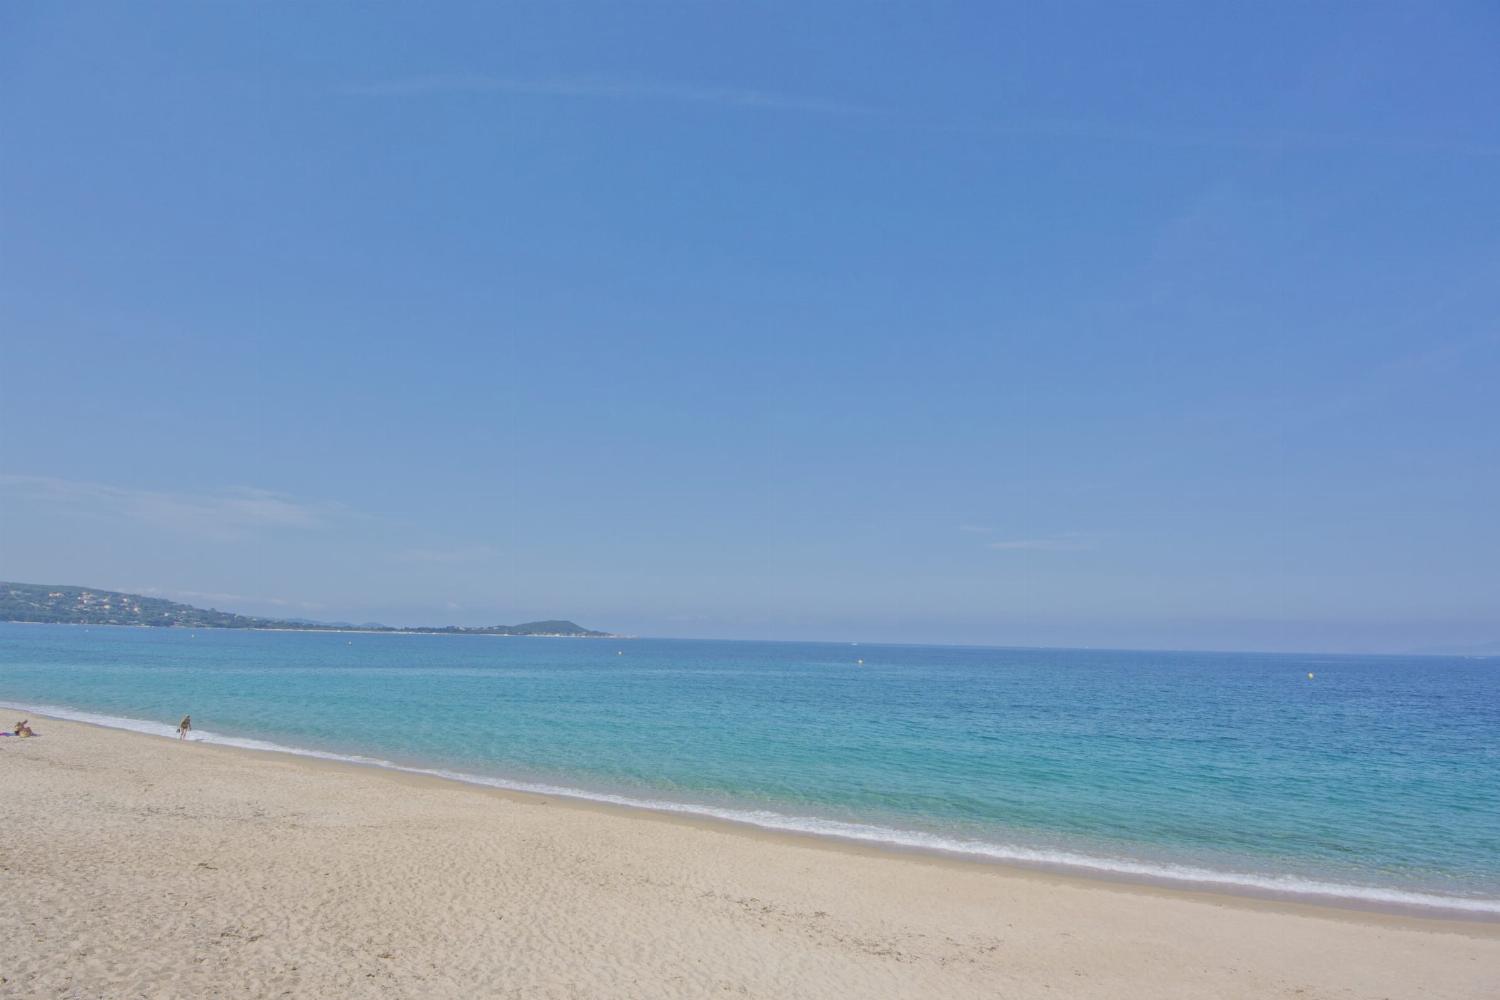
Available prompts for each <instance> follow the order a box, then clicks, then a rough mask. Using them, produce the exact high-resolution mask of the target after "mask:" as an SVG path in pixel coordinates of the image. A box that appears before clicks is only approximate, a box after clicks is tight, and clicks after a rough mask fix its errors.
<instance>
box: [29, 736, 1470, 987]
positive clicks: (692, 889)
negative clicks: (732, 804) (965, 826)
mask: <svg viewBox="0 0 1500 1000" xmlns="http://www.w3.org/2000/svg"><path fill="white" fill-rule="evenodd" d="M33 724H34V725H35V726H36V728H37V730H38V732H39V733H41V734H42V736H41V738H38V739H33V740H17V739H5V740H0V795H3V802H4V803H5V810H6V816H7V822H6V824H5V833H4V835H3V837H0V894H3V898H4V906H3V907H0V996H6V997H111V998H115V997H138V996H139V997H276V996H292V997H363V996H383V997H404V996H413V997H414V996H447V997H455V996H457V997H463V996H496V997H617V996H618V997H703V996H711V995H720V994H724V995H731V996H759V997H783V998H785V997H944V998H950V997H952V998H957V997H1043V996H1062V997H1101V998H1103V997H1112V998H1118V997H1141V998H1147V997H1150V998H1161V997H1184V998H1187V997H1192V998H1201V997H1277V996H1285V997H1299V998H1316V997H1328V998H1333V997H1338V998H1341V1000H1348V998H1362V997H1370V998H1405V997H1433V998H1442V997H1454V998H1457V997H1475V998H1477V997H1493V996H1496V995H1500V925H1496V924H1493V923H1480V922H1467V921H1459V920H1446V919H1425V918H1415V917H1406V916H1399V915H1391V914H1379V913H1362V912H1358V911H1344V910H1338V909H1333V908H1325V907H1318V906H1312V905H1306V904H1299V903H1281V902H1271V901H1264V900H1254V899H1244V898H1238V897H1231V896H1217V895H1212V894H1206V893H1204V894H1199V893H1187V892H1179V891H1175V890H1168V889H1162V888H1156V887H1150V886H1130V885H1120V884H1112V883H1106V882H1094V881H1089V880H1084V879H1078V878H1073V877H1070V876H1063V875H1053V874H1050V873H1038V872H1030V871H1024V870H1016V869H1008V868H1004V867H1000V866H993V865H980V864H972V863H966V862H960V861H950V860H947V859H942V858H935V857H923V856H916V855H901V854H895V853H887V852H881V851H876V850H866V849H861V848H857V847H852V846H846V845H843V844H839V843H836V842H824V841H815V840H811V839H804V838H797V837H792V836H782V835H773V834H768V833H762V832H758V831H754V830H749V829H742V828H739V827H733V826H729V825H720V824H714V823H708V822H698V821H692V820H684V819H681V818H676V817H669V816H662V815H656V814H648V813H639V812H631V811H626V810H622V809H613V808H609V807H601V806H596V805H592V804H587V803H579V802H573V801H569V800H562V799H556V798H552V799H548V798H542V797H539V796H529V795H522V794H514V793H506V792H499V791H494V790H490V789H484V788H478V787H471V786H466V785H461V784H457V783H452V782H445V781H442V780H439V779H435V778H425V777H420V776H413V775H404V774H400V773H396V772H387V771H380V770H376V769H371V768H361V767H358V766H354V765H347V764H338V763H331V762H323V761H317V760H310V759H305V758H296V757H291V756H286V755H277V754H268V753H257V752H253V751H246V750H239V749H233V748H226V747H217V746H211V745H204V744H193V743H187V744H179V743H176V742H173V741H169V740H163V739H159V738H155V737H150V736H144V735H139V734H135V733H127V732H120V731H114V730H106V729H100V728H96V727H92V726H87V725H82V724H78V723H67V722H59V721H54V720H43V719H38V718H35V717H34V718H33Z"/></svg>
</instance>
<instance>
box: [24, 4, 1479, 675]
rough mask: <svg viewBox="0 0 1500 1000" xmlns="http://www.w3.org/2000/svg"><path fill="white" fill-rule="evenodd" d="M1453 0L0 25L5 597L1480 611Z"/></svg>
mask: <svg viewBox="0 0 1500 1000" xmlns="http://www.w3.org/2000/svg"><path fill="white" fill-rule="evenodd" d="M1497 52H1500V8H1497V7H1496V6H1495V5H1494V4H1492V3H1472V4H1464V3H1430V4H1417V3H1404V4H1378V3H1363V2H1360V3H1354V2H1350V3H1316V4H1306V3H1283V4H1277V3H1271V4H1255V5H1242V4H1227V3H1226V4H1218V3H1207V4H1205V3H1198V2H1194V3H1182V4H1172V3H1156V4H1115V3H1098V4H1081V3H1080V4H1068V3H1063V4H1055V5H996V4H987V3H975V4H942V3H937V4H926V3H923V4H916V3H911V4H898V3H889V4H886V3H880V4H871V3H853V4H840V3H819V4H805V3H751V4H733V5H731V4H721V3H708V2H703V3H687V2H683V3H672V4H652V3H642V4H616V3H603V4H597V5H589V4H582V3H562V4H558V3H535V4H528V3H513V4H482V5H475V6H464V5H460V4H453V3H444V4H410V5H397V4H380V5H373V4H359V5H355V4H316V5H305V4H244V5H237V4H183V5H172V4H153V5H124V4H113V3H109V4H97V5H90V4H73V3H24V2H14V3H7V4H4V5H0V578H3V579H8V580H20V581H27V582H38V583H58V584H79V585H88V586H95V587H106V588H111V589H120V590H129V591H134V592H138V593H146V594H153V595H158V596H162V597H169V598H172V599H176V600H183V601H187V602H189V603H193V604H197V605H200V606H214V607H219V608H221V609H226V610H233V611H240V612H245V613H254V614H271V615H278V616H288V617H305V618H315V619H322V620H337V621H356V622H364V621H381V622H387V623H392V624H408V623H412V624H418V623H420V624H446V623H459V624H490V623H512V622H517V621H523V620H529V619H536V618H554V617H560V618H571V619H574V620H576V621H578V622H580V623H582V624H584V625H587V626H589V627H594V628H601V629H606V630H610V631H616V632H622V633H630V634H639V635H656V636H683V637H723V638H767V639H829V640H840V641H842V640H850V641H895V642H952V643H978V644H997V645H1060V646H1123V647H1145V648H1208V649H1267V650H1277V649H1288V650H1347V651H1403V650H1411V649H1426V648H1449V647H1452V648H1461V647H1464V646H1466V645H1467V644H1471V643H1485V642H1493V641H1495V640H1497V639H1500V516H1497V511H1500V183H1497V182H1496V179H1497V177H1500V113H1497V110H1496V109H1497V107H1500V59H1497V58H1496V53H1497Z"/></svg>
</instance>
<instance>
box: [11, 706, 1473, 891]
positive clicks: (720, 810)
mask: <svg viewBox="0 0 1500 1000" xmlns="http://www.w3.org/2000/svg"><path fill="white" fill-rule="evenodd" d="M8 707H9V708H10V709H13V710H17V711H21V712H32V713H35V714H37V715H46V716H51V717H53V718H57V719H66V720H69V721H73V722H84V723H88V724H90V725H94V726H102V727H105V728H109V729H124V730H129V731H131V732H136V733H144V734H146V735H148V736H157V737H161V738H164V739H175V738H176V737H177V730H176V728H175V727H174V726H171V725H169V724H166V723H161V722H150V721H146V720H143V719H131V718H125V717H122V716H115V715H101V714H98V713H95V712H84V711H79V710H77V709H72V708H68V707H66V706H62V705H14V704H13V705H9V706H8ZM189 739H191V740H193V741H194V742H201V743H211V744H215V745H218V746H227V747H238V748H240V749H243V750H260V751H265V752H268V753H284V754H291V755H293V756H297V757H315V758H318V759H320V760H332V761H340V762H342V763H349V764H360V765H364V766H367V767H379V768H385V769H386V770H391V771H401V772H404V773H406V774H421V775H427V776H430V777H435V778H443V779H445V780H448V781H459V782H463V783H464V784H468V785H481V786H484V787H488V788H499V789H503V790H505V791H512V792H527V793H531V794H534V795H551V796H557V797H561V798H569V799H579V800H583V801H587V802H602V803H606V804H609V805H617V806H625V807H628V808H632V809H647V810H650V811H652V812H665V813H680V814H684V815H689V816H706V817H710V818H712V819H719V820H725V821H727V822H731V823H743V824H746V825H749V826H755V827H760V828H761V829H765V830H776V831H781V832H785V833H799V834H810V835H813V836H821V837H833V838H838V839H841V840H852V841H858V842H861V843H870V844H878V845H881V846H885V847H903V848H909V849H913V850H919V851H928V852H937V853H942V854H954V855H960V856H963V857H969V858H982V859H986V860H993V861H1002V862H1011V863H1019V864H1027V865H1037V866H1044V867H1048V868H1062V869H1072V870H1077V871H1085V872H1096V873H1100V874H1104V875H1112V876H1117V877H1118V876H1125V877H1130V878H1140V879H1145V880H1150V881H1158V882H1171V883H1179V884H1186V885H1192V886H1196V887H1199V888H1204V887H1218V888H1223V889H1227V890H1230V891H1233V890H1240V891H1245V890H1249V891H1252V892H1266V893H1273V894H1277V895H1288V896H1301V897H1313V898H1323V899H1329V900H1335V901H1343V902H1346V903H1347V902H1355V903H1363V904H1369V905H1376V906H1401V907H1422V908H1427V909H1438V910H1448V911H1451V912H1456V913H1474V914H1485V915H1492V916H1500V899H1487V898H1482V897H1466V896H1445V895H1442V894H1440V893H1429V892H1416V891H1410V890H1405V889H1386V888H1380V887H1377V886H1365V885H1353V884H1347V883H1342V882H1325V881H1322V880H1319V879H1310V878H1304V877H1301V876H1297V875H1280V876H1278V875H1260V874H1254V873H1249V872H1234V871H1220V870H1217V869H1212V868H1202V867H1199V866H1196V865H1179V864H1171V863H1167V862H1159V863H1153V862H1144V861H1136V860H1133V859H1130V858H1113V857H1101V856H1097V855H1091V854H1080V853H1078V852H1075V851H1066V850H1051V849H1041V848H1033V847H1026V846H1024V845H1020V844H1004V843H997V842H994V841H986V840H973V839H970V838H964V837H949V836H944V835H942V834H935V833H924V832H922V831H918V830H901V829H897V828H894V827H885V826H877V825H875V824H870V823H850V822H847V821H843V820H833V819H823V818H820V817H816V816H791V815H787V814H785V813H778V812H774V811H772V810H769V809H732V808H726V807H721V806H710V805H699V804H696V803H687V802H674V801H671V800H668V799H645V798H636V797H634V796H628V795H617V794H614V793H612V792H596V791H589V790H586V789H581V788H570V787H566V786H563V785H552V784H546V783H542V782H534V781H519V780H514V779H510V778H496V777H490V776H488V775H483V774H470V773H467V772H464V771H450V770H447V769H444V768H430V767H412V766H410V765H406V764H398V763H396V762H395V761H390V760H385V759H383V758H380V757H369V756H365V755H362V754H343V753H333V752H331V751H327V750H313V749H308V748H305V747H293V746H286V745H283V744H280V743H271V742H268V741H266V740H255V739H249V738H245V737H239V736H225V735H222V734H219V733H214V732H210V731H208V730H201V729H198V730H194V731H193V732H192V734H191V736H190V737H189Z"/></svg>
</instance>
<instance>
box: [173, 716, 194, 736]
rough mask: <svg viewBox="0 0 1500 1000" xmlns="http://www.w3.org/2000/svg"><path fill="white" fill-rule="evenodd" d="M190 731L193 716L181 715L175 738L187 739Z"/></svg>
mask: <svg viewBox="0 0 1500 1000" xmlns="http://www.w3.org/2000/svg"><path fill="white" fill-rule="evenodd" d="M192 731H193V717H192V716H191V715H184V716H183V717H182V721H181V722H179V723H177V738H178V739H179V740H185V739H187V734H188V733H190V732H192Z"/></svg>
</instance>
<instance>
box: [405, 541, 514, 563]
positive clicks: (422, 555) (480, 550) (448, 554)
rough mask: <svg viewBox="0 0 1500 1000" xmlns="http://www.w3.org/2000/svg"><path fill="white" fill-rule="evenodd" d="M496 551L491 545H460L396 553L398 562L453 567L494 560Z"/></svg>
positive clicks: (412, 549) (414, 549)
mask: <svg viewBox="0 0 1500 1000" xmlns="http://www.w3.org/2000/svg"><path fill="white" fill-rule="evenodd" d="M494 555H495V550H494V548H492V547H491V546H489V545H459V546H453V547H451V548H411V549H402V550H401V551H400V552H397V553H395V555H394V558H395V559H396V560H397V561H398V562H408V563H429V564H433V565H441V566H451V565H454V564H458V563H476V562H484V561H485V560H487V559H490V558H493V557H494Z"/></svg>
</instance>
